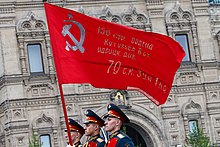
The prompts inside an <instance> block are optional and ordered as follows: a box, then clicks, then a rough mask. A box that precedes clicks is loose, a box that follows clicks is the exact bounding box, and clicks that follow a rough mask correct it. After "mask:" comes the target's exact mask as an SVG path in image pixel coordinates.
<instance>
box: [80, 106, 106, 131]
mask: <svg viewBox="0 0 220 147" xmlns="http://www.w3.org/2000/svg"><path fill="white" fill-rule="evenodd" d="M88 123H97V124H98V125H99V126H100V127H102V126H104V123H105V121H104V120H103V119H102V118H101V117H99V116H98V115H97V114H96V113H95V112H93V111H92V110H90V109H88V110H87V112H86V119H85V122H84V124H88Z"/></svg>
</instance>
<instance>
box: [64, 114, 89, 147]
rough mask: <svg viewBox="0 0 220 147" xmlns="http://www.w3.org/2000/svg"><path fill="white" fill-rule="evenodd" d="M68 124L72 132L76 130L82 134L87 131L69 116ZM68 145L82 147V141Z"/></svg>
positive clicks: (68, 146)
mask: <svg viewBox="0 0 220 147" xmlns="http://www.w3.org/2000/svg"><path fill="white" fill-rule="evenodd" d="M68 125H69V128H70V132H72V131H76V132H79V133H80V134H81V135H83V134H84V133H85V130H84V128H83V127H82V126H81V125H80V124H78V123H77V122H76V121H74V120H73V119H71V118H69V120H68ZM65 132H67V129H65ZM66 147H82V144H81V142H80V141H78V142H76V143H75V144H74V145H73V146H71V145H69V144H68V145H67V146H66Z"/></svg>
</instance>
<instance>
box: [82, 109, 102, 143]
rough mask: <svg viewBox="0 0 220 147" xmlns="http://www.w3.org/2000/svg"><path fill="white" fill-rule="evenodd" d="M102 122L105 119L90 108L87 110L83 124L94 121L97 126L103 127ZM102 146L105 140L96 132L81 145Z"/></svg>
mask: <svg viewBox="0 0 220 147" xmlns="http://www.w3.org/2000/svg"><path fill="white" fill-rule="evenodd" d="M104 122H105V121H104V120H103V119H102V118H100V117H99V116H98V115H97V114H96V113H94V112H93V111H92V110H87V112H86V119H85V122H84V124H89V123H96V124H98V125H99V127H103V126H104ZM104 146H105V141H104V139H103V138H102V137H101V136H100V134H97V135H95V136H90V137H89V139H88V141H87V142H86V143H85V144H84V145H83V147H104Z"/></svg>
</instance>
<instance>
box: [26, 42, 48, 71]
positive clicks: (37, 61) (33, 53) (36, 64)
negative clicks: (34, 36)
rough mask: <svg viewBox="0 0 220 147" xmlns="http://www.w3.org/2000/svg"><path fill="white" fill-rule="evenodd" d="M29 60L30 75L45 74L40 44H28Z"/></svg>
mask: <svg viewBox="0 0 220 147" xmlns="http://www.w3.org/2000/svg"><path fill="white" fill-rule="evenodd" d="M27 50H28V60H29V68H30V73H31V74H33V73H43V72H44V69H43V60H42V52H41V45H40V44H28V45H27Z"/></svg>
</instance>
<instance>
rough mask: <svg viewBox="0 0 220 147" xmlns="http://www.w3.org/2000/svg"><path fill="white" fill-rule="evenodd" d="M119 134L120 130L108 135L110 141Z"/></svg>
mask: <svg viewBox="0 0 220 147" xmlns="http://www.w3.org/2000/svg"><path fill="white" fill-rule="evenodd" d="M120 133H121V131H120V130H118V131H115V132H114V133H112V134H111V135H110V139H112V138H113V137H115V136H117V135H118V134H120Z"/></svg>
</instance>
